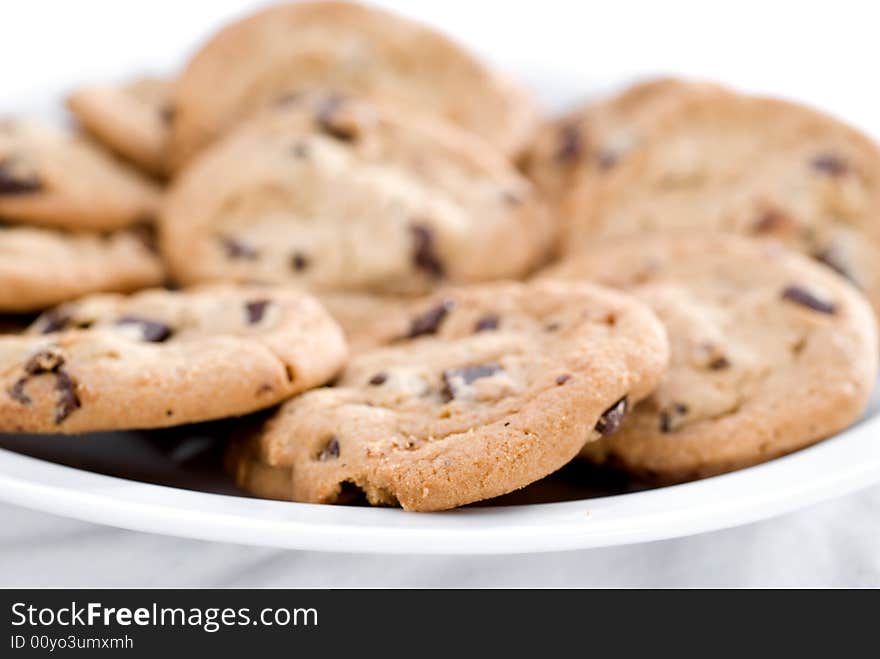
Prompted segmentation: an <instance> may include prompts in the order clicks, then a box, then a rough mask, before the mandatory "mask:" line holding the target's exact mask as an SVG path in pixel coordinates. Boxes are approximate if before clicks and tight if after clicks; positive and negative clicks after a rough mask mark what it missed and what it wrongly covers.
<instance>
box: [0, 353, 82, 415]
mask: <svg viewBox="0 0 880 659" xmlns="http://www.w3.org/2000/svg"><path fill="white" fill-rule="evenodd" d="M24 372H25V376H24V377H22V378H19V380H18V381H16V383H15V384H14V385H12V387H11V388H10V390H9V395H10V396H11V397H12V398H13V399H15V400H17V401H18V402H20V403H22V404H24V405H30V404H31V399H30V398H29V397H28V395H27V394H25V392H24V388H25V385H26V384H27V382H28V379H29V378H31V377H33V376H36V375H43V374H45V373H51V374H52V375H54V376H55V391H56V392H58V402H57V404H56V407H55V423H56V424H60V423H61V422H63V421H64V420H65V419H66V418H67V417H68V416H70V415H71V413H73V412H74V411H75V410H77V409H79V408H80V406H81V403H80V400H79V396H78V395H77V393H76V380H74V379H73V377H71V375H70V374H69V373H68V372H67V371H66V370H65V369H64V355H62V354H61V352H60V351H59V350H58V349H57V348H54V347H49V348H46V349H45V350H40V351H39V352H37V353H36V354H34V355H33V356H32V357H31V358H30V359H29V360H28V361H27V362H25V365H24Z"/></svg>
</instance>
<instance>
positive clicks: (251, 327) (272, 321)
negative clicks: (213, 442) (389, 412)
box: [0, 286, 346, 433]
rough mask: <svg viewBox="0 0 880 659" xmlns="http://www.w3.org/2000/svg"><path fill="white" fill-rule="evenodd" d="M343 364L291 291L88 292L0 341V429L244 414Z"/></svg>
mask: <svg viewBox="0 0 880 659" xmlns="http://www.w3.org/2000/svg"><path fill="white" fill-rule="evenodd" d="M345 358H346V347H345V340H344V338H343V336H342V332H341V331H340V329H339V327H338V326H337V325H336V323H335V322H333V320H332V319H331V318H330V317H329V316H328V315H327V313H326V312H325V311H324V310H323V308H322V307H321V306H320V305H319V304H318V303H317V301H315V300H314V299H313V298H311V297H308V296H306V295H304V294H301V293H297V292H295V291H290V290H286V291H285V290H280V289H275V290H271V291H270V290H264V289H261V288H246V287H231V286H230V287H224V286H217V287H205V288H201V289H193V290H190V291H183V292H171V291H164V290H152V291H145V292H142V293H137V294H135V295H132V296H130V297H125V296H120V295H95V296H91V297H87V298H83V299H81V300H79V301H77V302H72V303H68V304H64V305H62V306H60V307H57V308H55V309H53V310H52V311H48V312H46V313H45V314H43V315H42V316H41V317H40V318H38V319H37V320H36V321H35V322H34V324H33V325H32V327H31V328H30V329H29V330H28V331H27V332H26V333H24V334H21V335H15V336H2V337H0V365H2V366H0V432H29V433H41V432H51V433H78V432H87V431H99V430H118V429H133V428H157V427H163V426H173V425H179V424H183V423H192V422H197V421H206V420H209V419H217V418H221V417H227V416H236V415H241V414H247V413H249V412H253V411H255V410H259V409H262V408H265V407H269V406H271V405H274V404H276V403H278V402H280V401H282V400H285V399H286V398H289V397H290V396H292V395H293V394H296V393H298V392H301V391H304V390H306V389H309V388H311V387H315V386H318V385H320V384H323V383H324V382H326V381H327V380H329V379H330V378H332V377H333V376H334V375H335V373H336V372H337V371H338V370H339V368H340V367H341V366H342V364H343V362H344V360H345Z"/></svg>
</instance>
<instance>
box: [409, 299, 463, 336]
mask: <svg viewBox="0 0 880 659" xmlns="http://www.w3.org/2000/svg"><path fill="white" fill-rule="evenodd" d="M454 306H455V303H454V302H453V301H452V300H443V301H442V302H441V303H440V304H438V305H437V306H436V307H432V308H431V309H428V310H427V311H426V312H425V313H423V314H422V315H420V316H416V317H415V318H413V319H412V322H411V323H410V326H409V338H415V337H417V336H423V335H425V334H435V333H436V332H437V330H438V329H439V328H440V324H441V323H442V322H443V319H444V318H446V314H448V313H449V312H450V311H451V310H452V308H453V307H454Z"/></svg>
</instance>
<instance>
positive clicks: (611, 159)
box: [596, 151, 620, 171]
mask: <svg viewBox="0 0 880 659" xmlns="http://www.w3.org/2000/svg"><path fill="white" fill-rule="evenodd" d="M619 160H620V155H619V154H617V153H615V152H614V151H603V152H602V153H600V154H599V156H598V158H597V159H596V164H597V165H598V166H599V169H601V170H602V171H607V170H609V169H611V168H612V167H614V166H615V165H616V164H617V163H618V161H619Z"/></svg>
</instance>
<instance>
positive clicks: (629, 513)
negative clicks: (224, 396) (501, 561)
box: [0, 413, 880, 555]
mask: <svg viewBox="0 0 880 659" xmlns="http://www.w3.org/2000/svg"><path fill="white" fill-rule="evenodd" d="M878 432H880V413H877V414H874V415H872V416H870V417H869V418H867V419H863V420H862V421H860V422H858V423H857V424H856V425H854V426H852V427H850V428H848V429H846V430H844V431H843V432H841V433H838V434H837V435H835V436H833V437H830V438H828V439H826V440H823V441H822V442H819V443H818V444H814V445H813V446H811V447H807V448H804V449H802V450H800V451H797V452H795V453H792V454H789V455H787V456H784V457H781V458H777V459H775V460H772V461H770V462H766V463H764V464H761V465H757V466H755V467H749V468H746V469H741V470H739V471H735V472H732V473H729V474H725V475H722V476H715V477H712V478H706V479H703V480H700V481H694V482H691V483H685V484H682V485H675V486H670V487H662V488H657V489H652V490H646V491H641V492H632V493H625V494H618V495H613V496H605V497H597V498H592V499H579V500H575V501H566V502H555V503H536V504H525V505H519V506H499V507H486V508H463V509H458V510H452V511H445V512H440V513H410V512H405V511H403V510H400V509H385V508H361V507H346V506H328V505H320V504H304V503H293V502H282V501H268V500H264V499H257V498H252V497H248V496H235V495H225V494H214V493H208V492H198V491H194V490H187V489H181V488H175V487H168V486H164V485H156V484H152V483H144V482H139V481H133V480H128V479H124V478H119V477H116V476H108V475H104V474H100V473H96V472H90V471H85V470H82V469H78V468H75V467H69V466H66V465H60V464H56V463H53V462H50V461H48V460H43V459H40V458H34V457H30V456H25V455H22V454H19V453H15V452H14V451H10V450H7V449H0V500H3V501H6V502H8V503H12V504H16V505H20V506H24V507H26V508H31V509H35V510H40V511H42V512H46V513H50V514H55V515H60V516H63V517H69V518H73V519H78V520H82V521H86V522H92V523H97V524H103V525H107V526H114V527H118V528H124V529H128V530H132V531H141V532H148V533H158V534H162V535H169V536H177V537H184V538H191V539H198V540H207V541H219V542H230V543H234V544H240V545H252V546H265V547H276V548H286V549H298V550H310V551H326V552H343V553H367V554H426V555H427V554H435V555H479V554H495V555H504V554H507V555H512V554H531V553H542V552H551V551H567V550H575V549H588V548H593V547H608V546H616V545H626V544H634V543H640V542H650V541H655V540H663V539H670V538H676V537H682V536H687V535H696V534H698V533H705V532H709V531H716V530H720V529H724V528H730V527H734V526H739V525H742V524H747V523H751V522H756V521H760V520H764V519H768V518H771V517H775V516H778V515H781V514H784V513H787V512H792V511H794V510H796V509H799V508H804V507H807V506H809V505H812V504H815V503H818V502H820V501H824V500H827V499H831V498H834V497H837V496H843V495H845V494H849V493H851V492H854V491H856V490H859V489H862V488H865V487H868V486H870V485H872V484H875V483H878V482H880V440H878V439H875V437H876V435H877V433H878ZM474 518H477V520H478V521H479V523H474V522H475V520H474Z"/></svg>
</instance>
